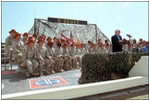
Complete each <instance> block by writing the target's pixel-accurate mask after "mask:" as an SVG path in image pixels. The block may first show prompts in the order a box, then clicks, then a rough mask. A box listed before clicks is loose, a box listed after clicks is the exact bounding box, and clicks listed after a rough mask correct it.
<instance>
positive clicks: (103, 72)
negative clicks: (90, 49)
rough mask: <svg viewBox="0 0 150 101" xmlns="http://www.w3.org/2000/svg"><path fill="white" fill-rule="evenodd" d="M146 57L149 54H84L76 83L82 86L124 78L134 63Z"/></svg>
mask: <svg viewBox="0 0 150 101" xmlns="http://www.w3.org/2000/svg"><path fill="white" fill-rule="evenodd" d="M147 55H149V53H139V54H137V53H128V52H119V53H113V54H112V53H111V54H85V55H84V56H83V59H82V69H81V77H80V78H79V80H78V82H79V83H80V84H84V83H92V82H100V81H106V80H114V79H120V78H126V77H128V73H129V71H130V70H131V69H132V67H133V66H134V65H135V62H137V61H138V60H139V59H140V57H141V56H147Z"/></svg>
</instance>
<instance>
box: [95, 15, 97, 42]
mask: <svg viewBox="0 0 150 101" xmlns="http://www.w3.org/2000/svg"><path fill="white" fill-rule="evenodd" d="M95 19H96V24H97V16H95ZM96 24H95V32H96V43H97V25H96Z"/></svg>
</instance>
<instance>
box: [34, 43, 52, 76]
mask: <svg viewBox="0 0 150 101" xmlns="http://www.w3.org/2000/svg"><path fill="white" fill-rule="evenodd" d="M36 49H37V55H36V59H37V61H38V62H39V68H40V76H43V72H42V69H43V66H44V64H46V73H47V74H51V73H50V72H49V71H48V70H49V68H50V67H51V65H52V63H53V60H52V59H51V57H50V55H49V52H48V50H47V48H46V47H45V46H40V45H37V47H36ZM43 59H44V61H43Z"/></svg>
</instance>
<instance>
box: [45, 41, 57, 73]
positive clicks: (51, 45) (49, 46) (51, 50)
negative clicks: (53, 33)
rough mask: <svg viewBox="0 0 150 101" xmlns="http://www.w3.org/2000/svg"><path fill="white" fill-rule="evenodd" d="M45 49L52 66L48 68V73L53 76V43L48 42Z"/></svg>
mask: <svg viewBox="0 0 150 101" xmlns="http://www.w3.org/2000/svg"><path fill="white" fill-rule="evenodd" d="M46 47H47V50H48V52H49V55H50V57H51V58H52V61H53V62H52V65H51V66H50V73H51V74H54V73H55V72H54V66H55V58H54V52H55V49H54V48H53V42H51V41H49V42H48V43H47V45H46Z"/></svg>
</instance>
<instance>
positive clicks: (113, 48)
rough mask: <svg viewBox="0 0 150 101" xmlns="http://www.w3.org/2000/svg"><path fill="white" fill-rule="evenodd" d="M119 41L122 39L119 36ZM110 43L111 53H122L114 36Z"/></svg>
mask: <svg viewBox="0 0 150 101" xmlns="http://www.w3.org/2000/svg"><path fill="white" fill-rule="evenodd" d="M120 39H121V40H122V37H121V36H120ZM111 42H112V52H120V51H122V45H119V44H118V42H119V39H118V37H117V36H116V35H113V36H112V37H111Z"/></svg>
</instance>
